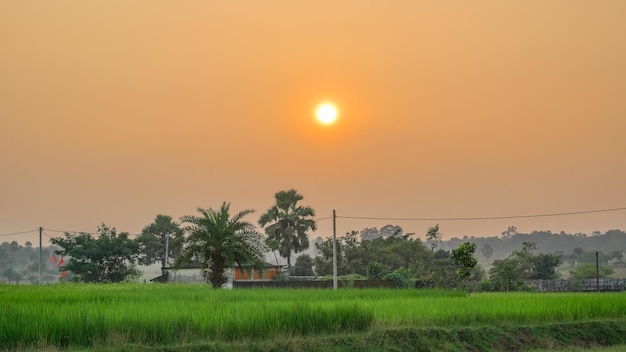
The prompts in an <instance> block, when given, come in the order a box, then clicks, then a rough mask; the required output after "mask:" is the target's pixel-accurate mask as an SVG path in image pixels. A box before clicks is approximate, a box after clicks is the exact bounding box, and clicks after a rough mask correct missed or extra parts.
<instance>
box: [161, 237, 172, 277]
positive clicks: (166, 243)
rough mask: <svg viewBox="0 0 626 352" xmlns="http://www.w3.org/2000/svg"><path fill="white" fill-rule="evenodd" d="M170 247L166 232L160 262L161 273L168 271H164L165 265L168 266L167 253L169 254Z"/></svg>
mask: <svg viewBox="0 0 626 352" xmlns="http://www.w3.org/2000/svg"><path fill="white" fill-rule="evenodd" d="M169 247H170V234H169V233H166V234H165V255H164V256H163V262H162V263H161V274H162V275H165V274H166V273H167V272H168V271H165V267H166V266H168V265H167V262H168V259H169V258H168V254H169V249H170V248H169Z"/></svg>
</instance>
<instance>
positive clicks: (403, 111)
mask: <svg viewBox="0 0 626 352" xmlns="http://www.w3.org/2000/svg"><path fill="white" fill-rule="evenodd" d="M624 18H626V2H624V1H623V0H606V1H601V2H590V1H586V0H568V1H564V0H561V1H527V0H523V1H521V0H520V1H514V0H513V1H506V2H503V1H481V2H465V1H415V0H398V1H394V2H391V3H389V2H382V1H371V0H358V1H357V0H344V1H330V0H315V1H313V0H303V1H287V0H284V1H228V2H226V1H204V0H202V1H201V0H190V1H184V2H179V1H177V2H172V1H152V0H150V1H148V0H107V1H102V0H101V1H80V2H76V1H67V0H57V1H35V0H32V1H29V0H25V1H21V0H20V1H2V2H0V37H1V39H2V40H1V42H2V45H0V171H1V173H0V235H3V234H9V233H14V232H22V231H33V232H29V233H26V234H19V235H10V236H8V235H7V236H2V237H0V242H1V241H12V240H17V241H18V242H20V243H22V242H24V241H27V240H30V241H32V242H33V243H35V242H34V241H36V240H37V238H38V235H37V232H35V231H34V230H36V229H38V228H39V227H43V228H44V229H46V230H45V233H46V236H60V235H61V234H62V233H60V232H54V231H53V230H61V231H88V232H93V231H95V230H96V228H97V226H98V225H99V224H101V223H105V224H106V225H108V226H113V227H116V228H117V229H118V230H120V231H127V232H130V233H138V232H140V231H141V229H142V228H143V227H144V226H146V225H148V224H149V223H151V222H152V221H153V220H154V218H155V216H156V215H157V214H165V215H170V216H172V217H173V218H174V219H178V218H179V217H180V216H182V215H193V214H196V209H197V207H203V208H207V207H213V208H216V207H219V206H220V205H221V204H222V202H229V203H230V204H231V208H232V209H233V210H235V211H239V210H243V209H255V210H256V213H255V214H253V215H252V216H250V217H248V218H246V220H248V221H250V222H253V223H256V222H257V220H258V217H260V215H261V213H262V212H263V211H265V210H266V209H268V208H269V207H270V206H271V205H272V204H273V201H274V198H273V196H274V194H275V193H276V192H278V191H280V190H287V189H290V188H295V189H296V190H297V191H298V192H299V193H301V194H302V195H303V196H304V200H303V201H302V203H303V205H309V206H311V207H313V208H314V209H315V210H316V212H317V218H319V219H320V220H319V221H318V230H317V231H316V232H314V233H311V236H312V237H316V236H322V237H326V236H329V235H331V234H332V231H333V230H332V229H333V227H332V220H331V219H329V217H331V216H332V211H333V209H334V210H336V214H337V216H338V218H337V223H336V229H337V234H338V235H341V234H343V233H345V232H347V231H351V230H361V229H363V228H365V227H379V228H380V227H382V226H384V225H386V224H394V225H400V226H402V227H403V228H404V230H405V232H413V233H416V234H417V235H418V237H421V238H422V239H423V238H424V235H425V234H426V231H427V230H428V228H429V227H431V226H433V225H435V224H439V226H440V231H441V233H442V234H443V236H444V238H451V237H463V236H497V235H500V233H501V232H502V231H504V230H506V229H507V228H508V227H509V226H516V227H517V229H518V230H519V231H520V232H531V231H533V230H550V231H553V232H560V231H565V232H568V233H577V232H583V233H588V234H590V233H591V232H592V231H595V230H598V231H602V232H604V231H607V230H610V229H626V211H624V210H618V211H609V212H602V213H593V214H579V215H570V216H558V217H540V218H521V219H502V220H474V221H448V220H444V219H447V218H457V217H500V216H513V215H533V214H552V213H564V212H577V211H587V210H600V209H615V208H624V207H626V182H625V180H626V158H625V157H626V138H624V132H625V131H626V116H625V113H626V98H625V94H626V93H625V92H626V40H624V37H625V35H626V21H624ZM324 102H331V103H333V104H334V105H335V106H336V107H337V109H338V112H339V115H338V119H337V120H336V122H335V123H333V124H330V125H322V124H320V123H319V122H318V121H317V120H316V119H315V110H316V108H317V107H318V106H319V105H320V104H322V103H324ZM342 217H366V218H401V219H431V220H386V219H383V220H375V219H369V220H368V219H359V220H357V219H347V218H342Z"/></svg>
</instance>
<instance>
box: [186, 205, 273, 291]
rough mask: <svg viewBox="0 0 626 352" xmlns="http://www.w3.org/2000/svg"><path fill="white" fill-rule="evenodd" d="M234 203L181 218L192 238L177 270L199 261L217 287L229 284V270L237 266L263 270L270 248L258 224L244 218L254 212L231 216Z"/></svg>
mask: <svg viewBox="0 0 626 352" xmlns="http://www.w3.org/2000/svg"><path fill="white" fill-rule="evenodd" d="M229 211H230V204H228V203H226V202H224V203H222V206H221V207H220V209H219V210H214V209H211V208H208V209H203V208H198V212H199V213H200V214H201V216H193V215H187V216H183V217H181V221H182V222H183V224H186V225H185V226H184V227H183V230H184V231H186V232H187V233H188V234H189V235H188V237H187V238H186V239H185V246H184V248H183V250H182V252H181V254H180V256H179V257H178V258H177V260H176V264H175V267H180V266H181V265H182V264H184V263H188V262H192V261H199V262H200V263H201V264H202V269H203V270H208V272H207V278H208V281H209V282H210V283H211V285H212V286H213V288H220V287H222V285H224V283H226V280H227V277H226V270H227V269H228V268H233V267H234V265H235V264H237V265H238V266H239V268H241V269H242V270H245V269H250V268H256V269H260V270H262V269H263V257H264V251H265V249H266V247H265V246H264V245H263V241H262V239H261V234H260V233H258V232H257V231H256V230H255V229H254V225H252V224H251V223H249V222H246V221H243V220H242V219H243V218H244V217H245V216H246V215H248V214H251V213H253V212H254V210H243V211H240V212H239V213H237V214H235V215H234V216H232V217H231V216H230V214H229Z"/></svg>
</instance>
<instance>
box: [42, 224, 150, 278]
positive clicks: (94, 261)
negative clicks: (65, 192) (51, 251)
mask: <svg viewBox="0 0 626 352" xmlns="http://www.w3.org/2000/svg"><path fill="white" fill-rule="evenodd" d="M50 242H51V243H53V244H55V245H57V246H59V247H61V249H60V250H56V251H55V253H56V254H57V255H60V256H62V257H65V259H64V262H65V264H64V265H62V266H61V267H60V270H67V271H70V272H72V273H74V276H73V277H72V280H73V281H80V282H121V281H126V280H130V279H134V278H137V277H139V275H140V272H139V271H138V270H137V268H136V262H137V259H138V257H139V246H138V245H137V243H136V242H135V241H133V240H131V239H130V238H129V234H128V233H126V232H121V233H118V232H117V230H116V229H115V228H114V227H107V226H106V225H104V224H102V225H101V226H99V227H98V231H97V237H94V236H93V235H92V234H90V233H84V232H81V233H78V234H77V233H69V232H66V233H65V237H54V238H52V239H50ZM70 258H71V259H70Z"/></svg>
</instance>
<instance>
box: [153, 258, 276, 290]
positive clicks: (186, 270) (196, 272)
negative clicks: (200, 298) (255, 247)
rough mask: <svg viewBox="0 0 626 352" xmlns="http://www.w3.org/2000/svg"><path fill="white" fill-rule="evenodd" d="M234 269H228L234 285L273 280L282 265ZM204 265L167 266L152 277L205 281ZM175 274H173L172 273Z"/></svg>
mask: <svg viewBox="0 0 626 352" xmlns="http://www.w3.org/2000/svg"><path fill="white" fill-rule="evenodd" d="M233 269H234V270H228V271H227V275H228V276H229V280H228V281H229V282H230V283H231V285H232V281H233V280H234V281H263V280H272V279H274V277H275V276H276V275H278V274H280V273H281V272H282V267H281V266H280V265H275V264H270V263H267V262H266V263H265V265H264V269H263V270H261V271H259V270H256V269H244V270H242V269H241V268H239V266H237V265H236V266H235V268H233ZM201 270H202V266H201V264H200V263H189V264H185V265H183V266H181V267H180V269H178V270H174V268H172V267H165V268H163V271H164V272H165V274H163V275H161V276H158V277H155V278H153V279H151V280H150V281H152V282H176V281H179V282H204V279H203V278H202V277H203V276H204V275H201ZM170 273H171V274H173V275H170Z"/></svg>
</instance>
